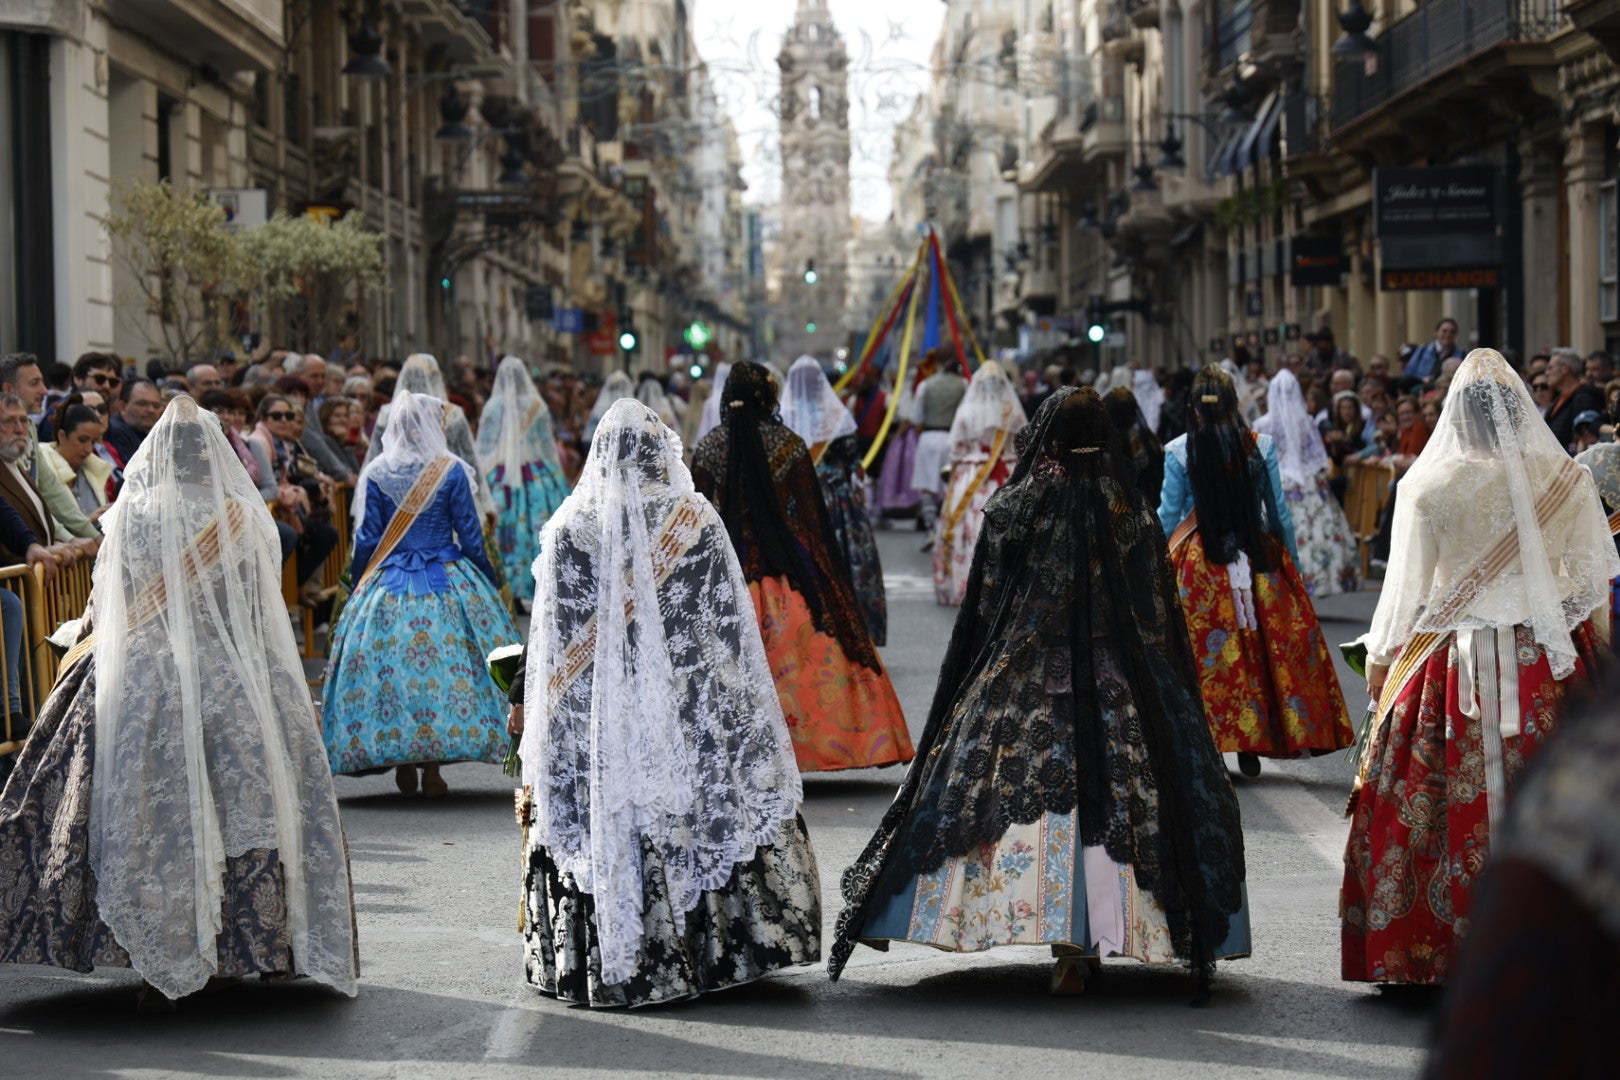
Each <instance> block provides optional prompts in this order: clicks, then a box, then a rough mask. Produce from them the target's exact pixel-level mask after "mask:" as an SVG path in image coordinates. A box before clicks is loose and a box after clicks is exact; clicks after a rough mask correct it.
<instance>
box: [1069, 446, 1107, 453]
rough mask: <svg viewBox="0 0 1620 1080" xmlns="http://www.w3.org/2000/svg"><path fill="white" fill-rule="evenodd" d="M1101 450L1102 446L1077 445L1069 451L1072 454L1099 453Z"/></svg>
mask: <svg viewBox="0 0 1620 1080" xmlns="http://www.w3.org/2000/svg"><path fill="white" fill-rule="evenodd" d="M1101 452H1102V447H1100V446H1077V447H1075V448H1074V449H1073V450H1070V451H1069V453H1071V454H1097V453H1101Z"/></svg>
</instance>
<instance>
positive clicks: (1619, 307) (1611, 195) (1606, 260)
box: [1598, 180, 1620, 322]
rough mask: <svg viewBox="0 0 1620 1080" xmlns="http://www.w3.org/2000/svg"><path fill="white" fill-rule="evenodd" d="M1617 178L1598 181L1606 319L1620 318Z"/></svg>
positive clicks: (1601, 308) (1601, 314)
mask: <svg viewBox="0 0 1620 1080" xmlns="http://www.w3.org/2000/svg"><path fill="white" fill-rule="evenodd" d="M1617 211H1620V203H1617V201H1616V181H1614V180H1605V181H1604V182H1603V183H1602V184H1600V185H1598V318H1599V319H1600V320H1602V321H1603V322H1614V321H1615V320H1617V319H1620V245H1617V243H1616V238H1615V223H1616V219H1617V218H1620V213H1617Z"/></svg>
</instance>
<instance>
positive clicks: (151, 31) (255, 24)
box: [25, 0, 286, 73]
mask: <svg viewBox="0 0 1620 1080" xmlns="http://www.w3.org/2000/svg"><path fill="white" fill-rule="evenodd" d="M25 6H27V5H25ZM107 13H108V14H109V15H110V16H112V18H113V19H114V21H116V22H119V23H122V24H123V25H126V26H132V27H137V28H139V30H140V32H141V33H142V34H143V35H144V36H145V37H147V38H149V39H151V40H152V41H159V42H162V43H164V44H165V45H166V46H168V47H170V48H171V49H172V50H173V51H174V52H175V53H176V54H177V55H180V56H184V57H185V58H186V59H188V60H189V61H191V62H192V63H193V64H196V65H197V66H202V65H205V64H206V65H208V66H209V67H212V68H214V69H215V70H216V71H220V72H226V73H229V72H236V71H270V70H273V69H275V68H276V67H277V66H278V65H279V64H280V63H281V61H282V50H283V49H284V48H285V47H286V38H285V34H284V32H283V29H282V22H283V20H282V3H281V0H108V2H107Z"/></svg>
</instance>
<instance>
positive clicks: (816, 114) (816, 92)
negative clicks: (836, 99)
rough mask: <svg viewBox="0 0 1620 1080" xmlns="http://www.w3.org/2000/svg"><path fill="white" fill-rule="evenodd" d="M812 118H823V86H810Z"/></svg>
mask: <svg viewBox="0 0 1620 1080" xmlns="http://www.w3.org/2000/svg"><path fill="white" fill-rule="evenodd" d="M810 119H812V120H820V119H821V87H819V86H812V87H811V88H810Z"/></svg>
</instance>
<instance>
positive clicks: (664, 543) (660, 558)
mask: <svg viewBox="0 0 1620 1080" xmlns="http://www.w3.org/2000/svg"><path fill="white" fill-rule="evenodd" d="M702 534H703V517H702V511H701V507H700V505H699V504H698V503H697V502H696V501H695V500H692V499H685V500H682V502H681V505H680V506H678V507H676V508H675V511H674V512H673V513H671V514H670V515H669V517H668V518H667V519H666V520H665V521H664V524H663V525H661V526H659V529H658V540H657V541H656V542H655V543H654V545H653V551H652V566H653V582H654V585H653V588H655V589H656V588H658V586H660V585H662V584H664V582H666V581H668V580H669V576H670V575H671V574H673V573H674V572H675V567H676V565H677V564H679V563H680V561H681V559H682V557H683V556H685V555H686V553H687V552H688V551H691V550H692V548H693V547H695V546H696V545H697V542H698V537H699V536H701V535H702ZM635 610H636V605H635V601H634V600H633V599H632V600H627V601H625V605H624V616H625V618H626V619H627V620H628V619H631V618H634V617H635ZM596 626H597V620H596V616H595V615H594V614H593V615H592V616H591V617H590V618H589V619H587V620H586V622H585V625H584V626H583V627H582V628H581V629H580V632H579V634H578V635H577V636H576V637H575V638H574V640H573V641H572V642H571V643H570V644H569V646H568V648H566V649H564V650H563V656H562V663H560V664H559V665H557V669H556V670H555V671H554V672H552V675H551V678H550V679H549V680H548V681H547V683H546V689H547V691H548V692H549V693H550V694H551V695H552V697H553V698H557V697H560V696H562V692H563V690H565V689H566V688H567V687H568V686H570V685H572V684H573V681H574V680H575V679H577V678H579V676H580V673H581V672H583V671H584V670H585V669H586V668H587V667H589V666H590V665H591V662H592V660H594V659H595V657H596Z"/></svg>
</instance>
